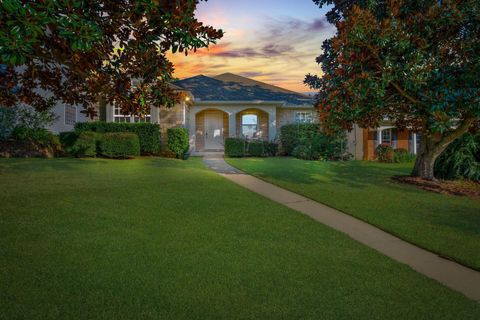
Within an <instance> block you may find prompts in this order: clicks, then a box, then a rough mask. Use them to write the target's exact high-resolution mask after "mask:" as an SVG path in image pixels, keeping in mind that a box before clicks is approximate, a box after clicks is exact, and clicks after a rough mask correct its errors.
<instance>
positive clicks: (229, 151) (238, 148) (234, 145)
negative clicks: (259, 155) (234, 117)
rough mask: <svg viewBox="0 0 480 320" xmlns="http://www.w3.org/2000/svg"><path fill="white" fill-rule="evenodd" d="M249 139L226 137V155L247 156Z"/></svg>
mask: <svg viewBox="0 0 480 320" xmlns="http://www.w3.org/2000/svg"><path fill="white" fill-rule="evenodd" d="M246 148H247V141H246V140H245V139H241V138H227V139H225V155H226V156H227V157H235V158H237V157H238V158H241V157H245V155H246Z"/></svg>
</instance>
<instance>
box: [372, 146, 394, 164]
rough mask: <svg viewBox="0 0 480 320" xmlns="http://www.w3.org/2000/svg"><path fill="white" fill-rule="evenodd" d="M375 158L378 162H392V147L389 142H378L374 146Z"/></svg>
mask: <svg viewBox="0 0 480 320" xmlns="http://www.w3.org/2000/svg"><path fill="white" fill-rule="evenodd" d="M375 158H376V159H377V160H378V161H379V162H393V148H392V147H391V146H390V145H389V144H384V143H382V144H379V145H378V146H377V147H376V148H375Z"/></svg>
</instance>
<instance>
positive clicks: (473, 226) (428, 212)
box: [228, 158, 480, 270]
mask: <svg viewBox="0 0 480 320" xmlns="http://www.w3.org/2000/svg"><path fill="white" fill-rule="evenodd" d="M228 162H229V163H230V164H232V165H233V166H235V167H238V168H240V169H242V170H244V171H246V172H248V173H250V174H253V175H256V176H258V177H260V178H262V179H265V180H267V181H270V182H272V183H274V184H277V185H279V186H282V187H284V188H286V189H289V190H291V191H294V192H296V193H299V194H302V195H304V196H306V197H309V198H311V199H314V200H317V201H319V202H322V203H324V204H327V205H329V206H331V207H334V208H336V209H339V210H341V211H344V212H346V213H348V214H351V215H352V216H355V217H358V218H360V219H362V220H365V221H367V222H369V223H371V224H373V225H376V226H378V227H380V228H382V229H384V230H386V231H388V232H390V233H392V234H395V235H397V236H399V237H400V238H403V239H405V240H408V241H410V242H412V243H415V244H417V245H419V246H422V247H424V248H427V249H429V250H432V251H434V252H437V253H439V254H441V255H444V256H447V257H450V258H453V259H455V260H457V261H459V262H461V263H463V264H465V265H468V266H470V267H473V268H475V269H477V270H480V201H478V200H473V199H471V198H467V197H461V196H451V195H443V194H437V193H433V192H428V191H423V190H419V189H417V188H416V187H414V186H408V185H401V184H399V183H397V182H394V181H392V180H391V179H390V178H391V177H392V176H394V175H406V174H409V173H410V171H411V168H412V164H384V163H377V162H366V161H350V162H345V163H339V162H320V161H303V160H297V159H293V158H268V159H228Z"/></svg>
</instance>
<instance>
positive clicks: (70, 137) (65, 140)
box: [58, 131, 78, 150]
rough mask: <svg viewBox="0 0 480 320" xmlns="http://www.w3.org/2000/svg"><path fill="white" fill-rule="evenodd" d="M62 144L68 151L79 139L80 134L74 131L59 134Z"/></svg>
mask: <svg viewBox="0 0 480 320" xmlns="http://www.w3.org/2000/svg"><path fill="white" fill-rule="evenodd" d="M58 136H59V138H60V143H61V144H62V147H63V149H65V150H68V149H70V148H71V147H73V145H74V144H75V142H76V141H77V139H78V134H77V133H76V132H74V131H66V132H60V133H59V135H58Z"/></svg>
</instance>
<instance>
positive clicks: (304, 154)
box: [292, 144, 318, 160]
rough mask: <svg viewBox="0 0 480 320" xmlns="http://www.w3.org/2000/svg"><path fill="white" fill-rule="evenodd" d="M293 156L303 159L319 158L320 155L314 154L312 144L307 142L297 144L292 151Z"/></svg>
mask: <svg viewBox="0 0 480 320" xmlns="http://www.w3.org/2000/svg"><path fill="white" fill-rule="evenodd" d="M292 156H294V157H295V158H298V159H302V160H318V157H316V156H315V155H314V154H313V151H312V146H311V145H305V144H299V145H298V146H296V147H295V149H293V151H292Z"/></svg>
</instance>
